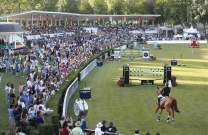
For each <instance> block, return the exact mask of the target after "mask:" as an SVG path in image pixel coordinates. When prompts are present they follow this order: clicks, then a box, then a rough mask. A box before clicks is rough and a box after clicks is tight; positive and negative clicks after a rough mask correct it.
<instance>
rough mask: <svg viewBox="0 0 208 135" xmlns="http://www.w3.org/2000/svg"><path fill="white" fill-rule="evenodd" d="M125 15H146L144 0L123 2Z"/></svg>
mask: <svg viewBox="0 0 208 135" xmlns="http://www.w3.org/2000/svg"><path fill="white" fill-rule="evenodd" d="M125 1H126V6H127V7H126V8H127V14H147V13H148V12H147V10H146V7H145V3H144V0H139V1H138V0H125Z"/></svg>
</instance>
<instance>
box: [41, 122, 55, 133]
mask: <svg viewBox="0 0 208 135" xmlns="http://www.w3.org/2000/svg"><path fill="white" fill-rule="evenodd" d="M38 131H39V133H40V134H41V135H52V134H54V127H53V124H51V123H45V124H39V126H38Z"/></svg>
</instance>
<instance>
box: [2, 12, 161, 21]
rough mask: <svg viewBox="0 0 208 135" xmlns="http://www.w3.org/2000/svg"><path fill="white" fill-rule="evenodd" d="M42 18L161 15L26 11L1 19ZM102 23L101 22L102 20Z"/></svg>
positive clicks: (133, 17)
mask: <svg viewBox="0 0 208 135" xmlns="http://www.w3.org/2000/svg"><path fill="white" fill-rule="evenodd" d="M40 16H41V19H43V20H46V18H48V19H49V20H50V19H52V18H54V17H55V18H56V19H57V18H58V19H60V18H61V19H66V18H68V19H69V18H70V17H72V20H73V21H76V20H77V18H79V20H85V19H86V17H88V20H93V19H96V18H97V17H99V19H108V20H109V18H110V17H112V18H113V19H114V20H121V19H122V18H124V17H126V19H127V20H132V19H133V20H138V17H141V19H142V20H151V19H152V18H153V17H155V18H157V17H159V16H160V15H151V14H145V15H144V14H143V15H142V14H132V15H101V14H78V13H66V12H51V11H35V10H32V11H26V12H21V13H15V14H6V15H2V16H0V18H2V19H5V20H7V18H8V20H10V21H11V20H20V18H21V19H22V20H27V19H28V20H31V19H32V18H33V20H35V19H38V18H39V17H40ZM100 21H101V20H100Z"/></svg>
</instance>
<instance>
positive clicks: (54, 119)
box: [51, 114, 60, 124]
mask: <svg viewBox="0 0 208 135" xmlns="http://www.w3.org/2000/svg"><path fill="white" fill-rule="evenodd" d="M59 119H60V117H59V114H52V115H51V123H52V124H57V123H58V121H59Z"/></svg>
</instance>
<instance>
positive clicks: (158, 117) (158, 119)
mask: <svg viewBox="0 0 208 135" xmlns="http://www.w3.org/2000/svg"><path fill="white" fill-rule="evenodd" d="M162 111H163V109H161V108H160V113H159V115H158V116H157V121H160V116H161V114H162Z"/></svg>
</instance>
